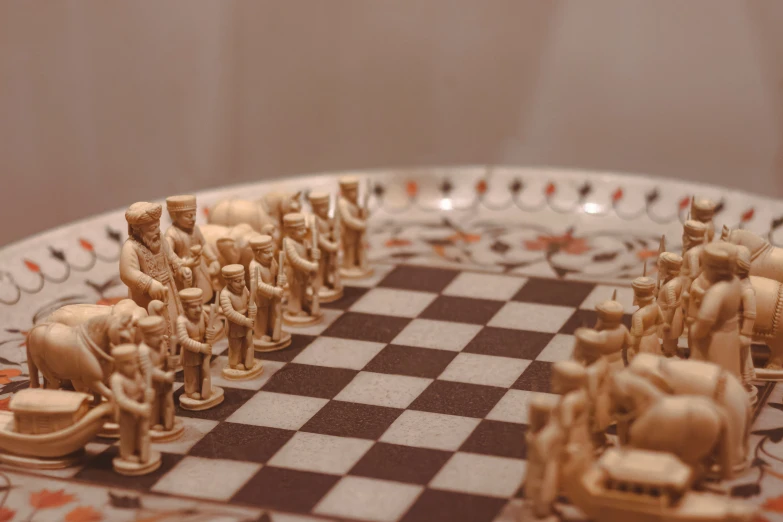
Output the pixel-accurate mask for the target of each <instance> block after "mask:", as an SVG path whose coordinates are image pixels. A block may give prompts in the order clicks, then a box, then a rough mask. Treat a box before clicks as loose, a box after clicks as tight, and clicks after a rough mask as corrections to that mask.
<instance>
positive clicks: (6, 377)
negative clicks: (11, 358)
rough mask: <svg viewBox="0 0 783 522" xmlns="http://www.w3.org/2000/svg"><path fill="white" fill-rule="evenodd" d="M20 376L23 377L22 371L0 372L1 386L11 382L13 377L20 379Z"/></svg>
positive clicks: (12, 369) (9, 369) (14, 369)
mask: <svg viewBox="0 0 783 522" xmlns="http://www.w3.org/2000/svg"><path fill="white" fill-rule="evenodd" d="M20 375H22V371H21V370H17V369H16V368H6V369H5V370H0V384H8V383H9V382H11V378H12V377H19V376H20Z"/></svg>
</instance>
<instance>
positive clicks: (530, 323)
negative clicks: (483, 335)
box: [488, 302, 574, 333]
mask: <svg viewBox="0 0 783 522" xmlns="http://www.w3.org/2000/svg"><path fill="white" fill-rule="evenodd" d="M573 314H574V309H573V308H570V307H568V306H554V305H545V304H539V303H517V302H510V303H506V304H504V305H503V308H501V309H500V310H498V313H496V314H495V316H494V317H493V318H492V319H491V320H490V321H489V323H488V326H494V327H497V328H511V329H513V330H527V331H530V332H546V333H557V332H558V331H559V330H560V328H562V327H563V325H564V324H565V323H566V321H568V319H569V318H570V317H571V316H572V315H573Z"/></svg>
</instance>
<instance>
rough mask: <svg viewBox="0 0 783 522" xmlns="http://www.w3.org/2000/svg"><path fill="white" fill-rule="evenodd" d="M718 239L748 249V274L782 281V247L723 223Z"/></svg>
mask: <svg viewBox="0 0 783 522" xmlns="http://www.w3.org/2000/svg"><path fill="white" fill-rule="evenodd" d="M720 239H721V241H727V242H729V243H732V244H734V245H743V246H745V247H747V248H748V250H750V275H752V276H758V277H766V278H768V279H772V280H774V281H777V282H778V283H783V248H779V247H776V246H772V244H770V242H769V241H767V240H766V239H764V238H763V237H761V236H759V235H757V234H754V233H753V232H750V231H748V230H743V229H741V228H735V229H734V230H731V229H730V228H729V227H727V226H726V225H723V230H722V231H721V234H720Z"/></svg>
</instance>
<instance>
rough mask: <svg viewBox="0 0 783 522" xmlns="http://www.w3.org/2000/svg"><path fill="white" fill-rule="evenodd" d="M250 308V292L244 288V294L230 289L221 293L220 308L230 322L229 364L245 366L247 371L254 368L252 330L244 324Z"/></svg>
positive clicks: (231, 365)
mask: <svg viewBox="0 0 783 522" xmlns="http://www.w3.org/2000/svg"><path fill="white" fill-rule="evenodd" d="M249 306H250V291H249V290H248V289H247V287H244V286H243V287H242V293H240V294H235V293H234V292H232V291H231V290H230V289H229V288H228V287H226V288H224V289H223V290H221V292H220V307H221V308H222V309H223V313H224V314H225V315H226V319H227V320H228V332H227V333H228V335H227V336H228V364H229V366H230V367H231V368H234V367H235V366H236V365H238V364H240V363H241V364H244V365H245V369H247V370H249V369H251V368H252V367H253V362H254V358H255V356H254V353H253V350H254V349H253V339H252V336H251V335H248V334H249V333H251V330H250V329H249V328H248V327H247V326H245V325H244V324H242V322H243V320H244V319H245V318H247V313H248V307H249Z"/></svg>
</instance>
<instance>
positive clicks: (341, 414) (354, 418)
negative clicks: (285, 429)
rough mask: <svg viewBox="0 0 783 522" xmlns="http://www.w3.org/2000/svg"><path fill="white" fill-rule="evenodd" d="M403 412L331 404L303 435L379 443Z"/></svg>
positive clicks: (303, 429)
mask: <svg viewBox="0 0 783 522" xmlns="http://www.w3.org/2000/svg"><path fill="white" fill-rule="evenodd" d="M402 412H403V410H399V409H397V408H387V407H385V406H371V405H369V404H357V403H354V402H343V401H331V402H329V403H328V404H327V405H326V406H324V407H323V408H321V409H320V410H319V411H318V413H316V414H315V415H314V416H313V418H311V419H310V420H309V421H307V423H306V424H305V425H304V426H302V428H301V430H300V431H307V432H310V433H320V434H321V435H336V436H338V437H356V438H359V439H378V438H379V437H380V436H381V435H383V433H384V432H385V431H386V430H387V429H388V428H389V426H391V424H392V422H394V420H395V419H396V418H397V417H399V416H400V414H401V413H402Z"/></svg>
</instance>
